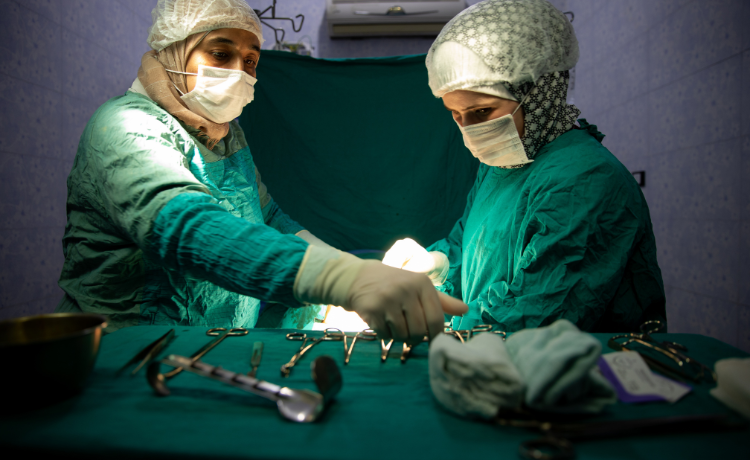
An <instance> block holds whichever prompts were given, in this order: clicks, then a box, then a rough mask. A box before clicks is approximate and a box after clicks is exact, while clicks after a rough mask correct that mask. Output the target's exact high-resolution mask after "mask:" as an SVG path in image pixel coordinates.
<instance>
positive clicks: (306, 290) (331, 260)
mask: <svg viewBox="0 0 750 460" xmlns="http://www.w3.org/2000/svg"><path fill="white" fill-rule="evenodd" d="M371 262H372V261H371ZM365 263H366V261H364V260H362V259H359V258H357V257H355V256H353V255H351V254H347V253H345V252H342V251H339V250H337V249H333V248H332V247H330V246H328V245H326V247H322V246H316V245H313V244H311V245H310V246H308V248H307V252H305V257H304V259H302V264H301V265H300V268H299V271H298V272H297V277H296V279H295V281H294V297H295V298H296V299H297V300H298V301H300V302H302V303H309V304H326V305H338V306H342V307H347V306H348V305H347V304H348V302H347V295H348V294H349V290H350V289H351V287H352V284H353V283H354V280H355V278H356V277H357V275H358V274H359V272H360V271H361V270H362V267H363V266H364V265H365Z"/></svg>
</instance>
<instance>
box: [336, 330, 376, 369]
mask: <svg viewBox="0 0 750 460" xmlns="http://www.w3.org/2000/svg"><path fill="white" fill-rule="evenodd" d="M377 337H378V335H377V334H376V333H375V331H373V330H372V329H365V330H364V331H359V332H357V333H356V334H355V335H354V338H353V339H352V344H351V345H349V348H348V349H347V350H346V351H345V352H344V364H349V360H350V359H351V357H352V351H354V344H355V343H357V339H360V340H364V341H366V342H372V341H373V340H375V339H376V338H377ZM344 348H346V335H344Z"/></svg>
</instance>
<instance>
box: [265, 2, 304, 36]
mask: <svg viewBox="0 0 750 460" xmlns="http://www.w3.org/2000/svg"><path fill="white" fill-rule="evenodd" d="M269 11H270V12H271V16H263V15H264V14H266V13H268V12H269ZM255 14H257V15H258V18H260V22H262V23H263V24H265V25H267V26H268V27H269V28H271V30H273V36H274V39H276V43H279V42H281V41H282V40H284V35H286V31H284V29H280V28H276V27H274V26H272V25H271V24H269V23H268V22H266V21H269V20H277V21H289V22H291V23H292V30H293V31H295V32H299V31H300V30H302V25H303V24H304V23H305V15H303V14H298V15H297V16H295V18H294V19H299V25H298V26H295V22H294V19H292V18H277V17H276V0H273V4H272V5H271V6H269V7H268V8H266V9H265V10H263V11H261V10H255ZM279 32H281V38H279Z"/></svg>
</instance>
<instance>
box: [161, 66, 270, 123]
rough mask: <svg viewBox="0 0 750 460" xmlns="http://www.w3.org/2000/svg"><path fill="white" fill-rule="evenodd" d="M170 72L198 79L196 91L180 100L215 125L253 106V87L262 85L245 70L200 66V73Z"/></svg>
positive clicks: (237, 115) (232, 118) (235, 116)
mask: <svg viewBox="0 0 750 460" xmlns="http://www.w3.org/2000/svg"><path fill="white" fill-rule="evenodd" d="M169 72H173V73H182V74H185V75H197V76H198V79H197V80H196V82H195V87H194V88H193V90H192V91H190V92H189V93H187V94H183V95H182V97H181V98H180V99H182V100H183V101H184V102H185V105H187V106H188V108H189V109H190V110H192V111H193V112H194V113H196V114H198V115H200V116H202V117H203V118H206V119H208V120H211V121H213V122H214V123H226V122H228V121H232V120H234V119H235V118H237V117H239V116H240V114H241V113H242V108H243V107H245V106H246V105H247V104H249V103H250V102H252V100H253V98H254V96H255V88H254V87H253V85H255V82H257V81H258V80H257V79H255V78H253V77H252V76H251V75H249V74H248V73H247V72H244V71H242V70H231V69H222V68H220V67H208V66H205V65H199V66H198V73H187V72H175V71H172V70H169ZM178 91H179V90H178Z"/></svg>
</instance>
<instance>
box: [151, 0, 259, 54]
mask: <svg viewBox="0 0 750 460" xmlns="http://www.w3.org/2000/svg"><path fill="white" fill-rule="evenodd" d="M151 17H152V19H153V24H152V25H151V27H150V28H149V30H148V44H149V46H151V48H153V49H154V50H156V51H161V50H163V49H164V48H166V47H167V46H169V45H171V44H172V43H175V42H178V41H181V40H184V39H186V38H187V37H189V36H190V35H193V34H197V33H200V32H208V31H210V30H216V29H242V30H247V31H248V32H251V33H253V34H255V35H256V36H257V37H258V40H259V41H260V44H261V45H262V44H263V30H262V27H261V25H260V19H259V18H258V15H257V14H255V11H254V10H253V9H252V8H250V7H249V6H248V4H247V3H246V2H245V0H159V2H158V3H157V4H156V7H155V8H154V10H153V11H152V12H151Z"/></svg>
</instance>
